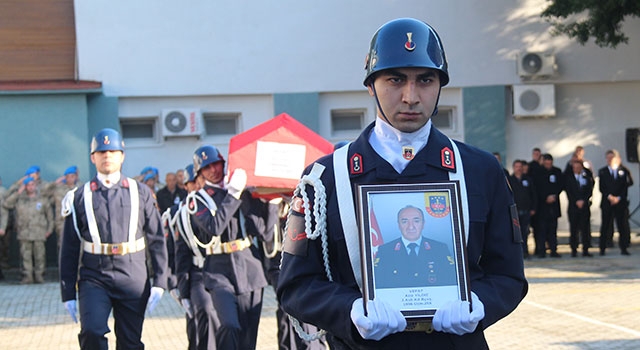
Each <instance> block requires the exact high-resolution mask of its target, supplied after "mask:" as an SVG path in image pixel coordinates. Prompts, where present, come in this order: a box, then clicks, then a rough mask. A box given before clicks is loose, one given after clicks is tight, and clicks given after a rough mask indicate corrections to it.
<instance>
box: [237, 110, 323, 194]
mask: <svg viewBox="0 0 640 350" xmlns="http://www.w3.org/2000/svg"><path fill="white" fill-rule="evenodd" d="M331 152H333V144H331V143H330V142H329V141H327V140H325V139H324V138H322V137H321V136H320V135H318V134H316V133H315V132H313V131H312V130H311V129H309V128H307V127H306V126H304V125H303V124H302V123H300V122H299V121H297V120H295V119H294V118H293V117H291V116H290V115H288V114H286V113H282V114H280V115H278V116H276V117H274V118H272V119H270V120H268V121H266V122H264V123H262V124H260V125H257V126H255V127H253V128H251V129H249V130H247V131H245V132H243V133H241V134H238V135H236V136H234V137H232V138H231V141H230V143H229V163H228V169H229V173H230V174H231V173H232V172H233V171H234V170H235V169H238V168H242V169H244V170H245V171H246V172H247V186H249V187H255V191H256V192H257V193H258V194H264V195H268V194H275V193H290V192H293V190H294V189H295V187H296V185H297V184H298V180H299V179H300V175H302V171H303V170H304V168H305V167H306V166H307V165H309V164H311V163H313V162H314V161H315V160H316V159H318V158H320V157H322V156H324V155H326V154H329V153H331Z"/></svg>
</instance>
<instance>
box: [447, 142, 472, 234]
mask: <svg viewBox="0 0 640 350" xmlns="http://www.w3.org/2000/svg"><path fill="white" fill-rule="evenodd" d="M449 141H450V142H451V148H453V155H454V159H455V164H456V172H455V173H454V172H449V180H451V181H458V183H459V184H460V199H461V202H462V203H461V204H462V221H463V222H462V224H463V225H464V227H463V228H464V238H465V244H466V243H468V242H469V199H468V196H467V184H466V182H465V180H464V166H463V165H462V157H461V156H460V152H459V151H458V146H456V143H455V142H453V140H451V139H449Z"/></svg>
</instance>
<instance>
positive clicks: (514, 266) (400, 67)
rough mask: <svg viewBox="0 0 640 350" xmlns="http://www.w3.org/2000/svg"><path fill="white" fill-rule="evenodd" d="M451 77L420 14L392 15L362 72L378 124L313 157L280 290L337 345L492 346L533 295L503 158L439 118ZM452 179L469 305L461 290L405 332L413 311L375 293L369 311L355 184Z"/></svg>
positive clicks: (290, 309) (288, 304) (289, 235)
mask: <svg viewBox="0 0 640 350" xmlns="http://www.w3.org/2000/svg"><path fill="white" fill-rule="evenodd" d="M448 82H449V74H448V71H447V61H446V58H445V53H444V49H443V47H442V43H441V41H440V38H439V36H438V34H437V33H436V32H435V30H434V29H433V28H432V27H431V26H429V25H427V24H426V23H424V22H422V21H419V20H415V19H410V18H403V19H397V20H393V21H390V22H388V23H386V24H384V25H383V26H382V27H381V28H380V29H378V31H377V32H376V33H375V35H374V36H373V39H372V41H371V48H370V51H369V55H368V58H367V60H366V77H365V79H364V85H365V86H366V87H367V89H368V91H369V94H370V95H371V96H372V97H373V98H374V100H375V101H376V106H377V118H376V120H375V122H373V123H372V124H371V125H369V126H368V127H367V128H366V129H365V130H364V131H363V132H362V133H361V135H360V136H359V138H358V139H356V140H355V141H354V142H353V143H351V144H350V145H348V146H344V147H342V148H340V149H338V150H337V151H335V152H334V153H333V154H332V155H327V156H325V157H322V158H320V159H318V160H317V161H316V163H315V164H313V165H311V166H309V167H308V168H307V169H306V170H305V171H304V175H303V177H302V179H301V183H300V184H299V185H298V187H297V189H296V191H295V192H294V199H293V200H292V204H291V211H290V214H289V219H288V223H287V232H286V235H285V237H286V238H285V241H284V253H283V255H282V264H281V270H280V280H279V282H278V289H277V297H278V300H279V301H280V303H281V305H282V307H283V309H284V310H285V311H286V312H287V313H288V314H290V315H291V316H293V317H295V318H297V319H299V320H300V321H303V322H308V323H311V324H314V325H317V326H318V327H320V328H322V329H324V330H325V331H326V336H327V340H328V341H329V345H330V347H331V348H332V349H394V350H395V349H427V348H428V349H445V348H446V349H451V348H456V349H487V348H488V345H487V343H486V340H485V337H484V329H486V328H487V327H489V326H491V325H492V324H494V323H495V322H497V321H498V320H500V319H501V318H503V317H505V316H506V315H507V314H509V313H510V312H511V311H513V310H514V309H515V308H516V306H517V305H518V304H519V303H520V301H521V300H522V298H523V297H524V296H525V294H526V292H527V282H526V279H525V276H524V266H523V261H522V248H521V236H520V232H519V230H518V227H517V225H514V224H513V223H517V219H518V218H517V211H516V210H515V205H514V204H513V199H512V195H511V192H510V190H509V187H508V185H507V181H506V179H505V176H504V173H503V170H502V167H501V166H500V164H498V162H497V160H496V159H495V158H494V157H493V156H492V155H491V154H490V153H487V152H485V151H482V150H480V149H477V148H474V147H472V146H469V145H466V144H464V143H461V142H457V141H452V140H451V139H449V138H448V137H446V136H445V135H444V134H442V133H441V132H440V131H439V130H438V129H436V128H435V127H434V126H433V125H432V122H431V118H430V117H431V116H433V115H435V114H436V113H437V102H438V98H439V96H440V91H441V88H442V86H445V85H446V84H447V83H448ZM442 181H459V183H460V187H461V191H460V194H461V204H462V209H463V210H462V212H463V215H462V217H463V218H464V220H463V223H465V225H464V226H465V231H466V232H465V233H466V235H465V236H466V238H467V242H466V246H467V256H468V261H469V266H468V271H469V285H470V289H471V293H470V294H471V298H470V299H471V303H469V301H467V300H460V299H459V297H457V296H455V295H452V300H451V301H449V302H447V303H445V304H444V305H442V306H441V307H439V308H438V309H437V311H436V312H435V315H434V318H433V331H431V330H430V331H427V332H424V331H420V332H412V331H405V328H406V326H407V322H406V320H405V318H404V317H403V314H402V313H401V312H400V311H399V310H397V309H395V308H394V307H393V306H391V305H390V304H389V303H387V302H385V301H382V300H380V299H373V300H367V301H366V303H367V306H366V309H367V311H368V313H366V314H365V311H364V305H363V304H364V302H363V299H362V298H363V295H362V291H361V288H360V287H359V285H360V284H361V283H362V278H361V277H360V275H361V271H360V262H361V261H360V255H359V249H360V246H359V241H358V235H359V233H358V232H359V231H358V228H357V222H356V220H355V205H354V202H355V201H354V198H355V194H354V190H355V188H356V186H357V185H358V184H397V183H406V184H411V183H424V182H442ZM325 209H326V212H325V211H324V210H325ZM325 225H326V226H325Z"/></svg>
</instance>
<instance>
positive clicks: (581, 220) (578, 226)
mask: <svg viewBox="0 0 640 350" xmlns="http://www.w3.org/2000/svg"><path fill="white" fill-rule="evenodd" d="M568 214H569V233H570V236H569V245H570V246H571V250H576V249H578V245H579V244H580V242H582V251H583V252H586V251H587V250H588V249H589V248H591V211H590V210H589V208H588V207H587V208H582V209H578V208H572V209H569V211H568Z"/></svg>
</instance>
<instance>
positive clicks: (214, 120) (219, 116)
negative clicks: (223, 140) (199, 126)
mask: <svg viewBox="0 0 640 350" xmlns="http://www.w3.org/2000/svg"><path fill="white" fill-rule="evenodd" d="M202 116H203V119H204V130H205V134H206V135H207V136H228V135H236V134H237V133H238V129H239V127H238V125H239V124H240V113H204V114H203V115H202Z"/></svg>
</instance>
